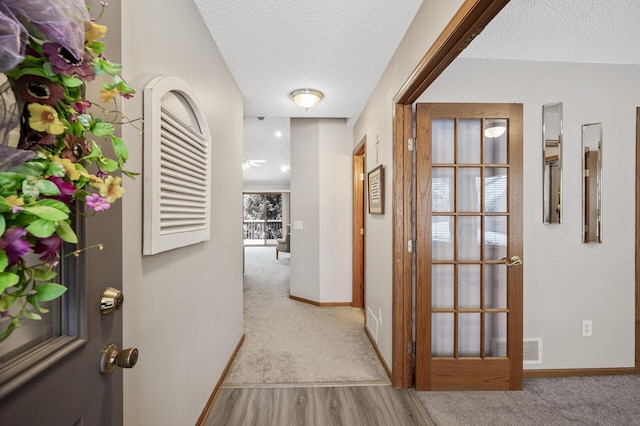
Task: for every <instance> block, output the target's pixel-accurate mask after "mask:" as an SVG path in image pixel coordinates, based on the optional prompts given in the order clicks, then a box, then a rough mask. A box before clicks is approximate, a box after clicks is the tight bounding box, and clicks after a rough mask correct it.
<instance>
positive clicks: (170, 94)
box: [143, 76, 211, 254]
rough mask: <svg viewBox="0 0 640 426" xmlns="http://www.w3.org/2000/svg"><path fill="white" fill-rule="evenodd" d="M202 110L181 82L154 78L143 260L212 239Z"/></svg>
mask: <svg viewBox="0 0 640 426" xmlns="http://www.w3.org/2000/svg"><path fill="white" fill-rule="evenodd" d="M201 110H202V109H201V107H200V103H199V102H198V100H197V98H196V96H195V93H194V92H193V89H191V87H190V86H189V85H188V84H187V83H186V82H184V81H183V80H181V79H179V78H176V77H169V76H163V77H157V78H155V79H153V80H152V81H151V82H150V83H149V84H148V85H147V87H145V89H144V245H143V254H156V253H160V252H163V251H167V250H171V249H174V248H177V247H183V246H186V245H190V244H195V243H199V242H201V241H206V240H208V239H209V238H210V237H211V235H210V214H211V213H210V210H211V200H210V188H211V186H210V180H211V136H210V134H209V128H208V126H207V122H206V118H205V117H204V115H203V113H202V112H201Z"/></svg>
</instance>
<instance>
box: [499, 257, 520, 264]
mask: <svg viewBox="0 0 640 426" xmlns="http://www.w3.org/2000/svg"><path fill="white" fill-rule="evenodd" d="M500 260H504V263H505V264H506V265H507V266H517V265H522V259H520V256H511V259H507V258H506V257H503V258H502V259H500Z"/></svg>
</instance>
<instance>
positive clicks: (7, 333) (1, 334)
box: [0, 322, 16, 342]
mask: <svg viewBox="0 0 640 426" xmlns="http://www.w3.org/2000/svg"><path fill="white" fill-rule="evenodd" d="M15 328H16V325H15V324H14V323H13V322H12V323H9V325H8V326H7V328H5V329H4V330H3V331H2V332H0V342H2V341H4V340H5V339H6V338H7V337H9V336H10V335H11V333H13V330H15Z"/></svg>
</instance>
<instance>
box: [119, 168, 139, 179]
mask: <svg viewBox="0 0 640 426" xmlns="http://www.w3.org/2000/svg"><path fill="white" fill-rule="evenodd" d="M121 172H122V174H123V175H125V176H126V177H128V178H129V179H135V178H136V176H140V173H139V172H130V171H128V170H124V169H122V170H121Z"/></svg>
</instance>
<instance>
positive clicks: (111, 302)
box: [100, 287, 124, 315]
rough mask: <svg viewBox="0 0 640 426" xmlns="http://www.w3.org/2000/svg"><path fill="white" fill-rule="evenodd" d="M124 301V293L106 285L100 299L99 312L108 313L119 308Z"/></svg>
mask: <svg viewBox="0 0 640 426" xmlns="http://www.w3.org/2000/svg"><path fill="white" fill-rule="evenodd" d="M123 303H124V294H122V292H121V291H120V290H118V289H117V288H113V287H107V289H106V290H105V291H104V293H102V299H100V312H102V315H109V314H112V313H114V312H115V311H117V310H118V309H120V307H121V306H122V304H123Z"/></svg>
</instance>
